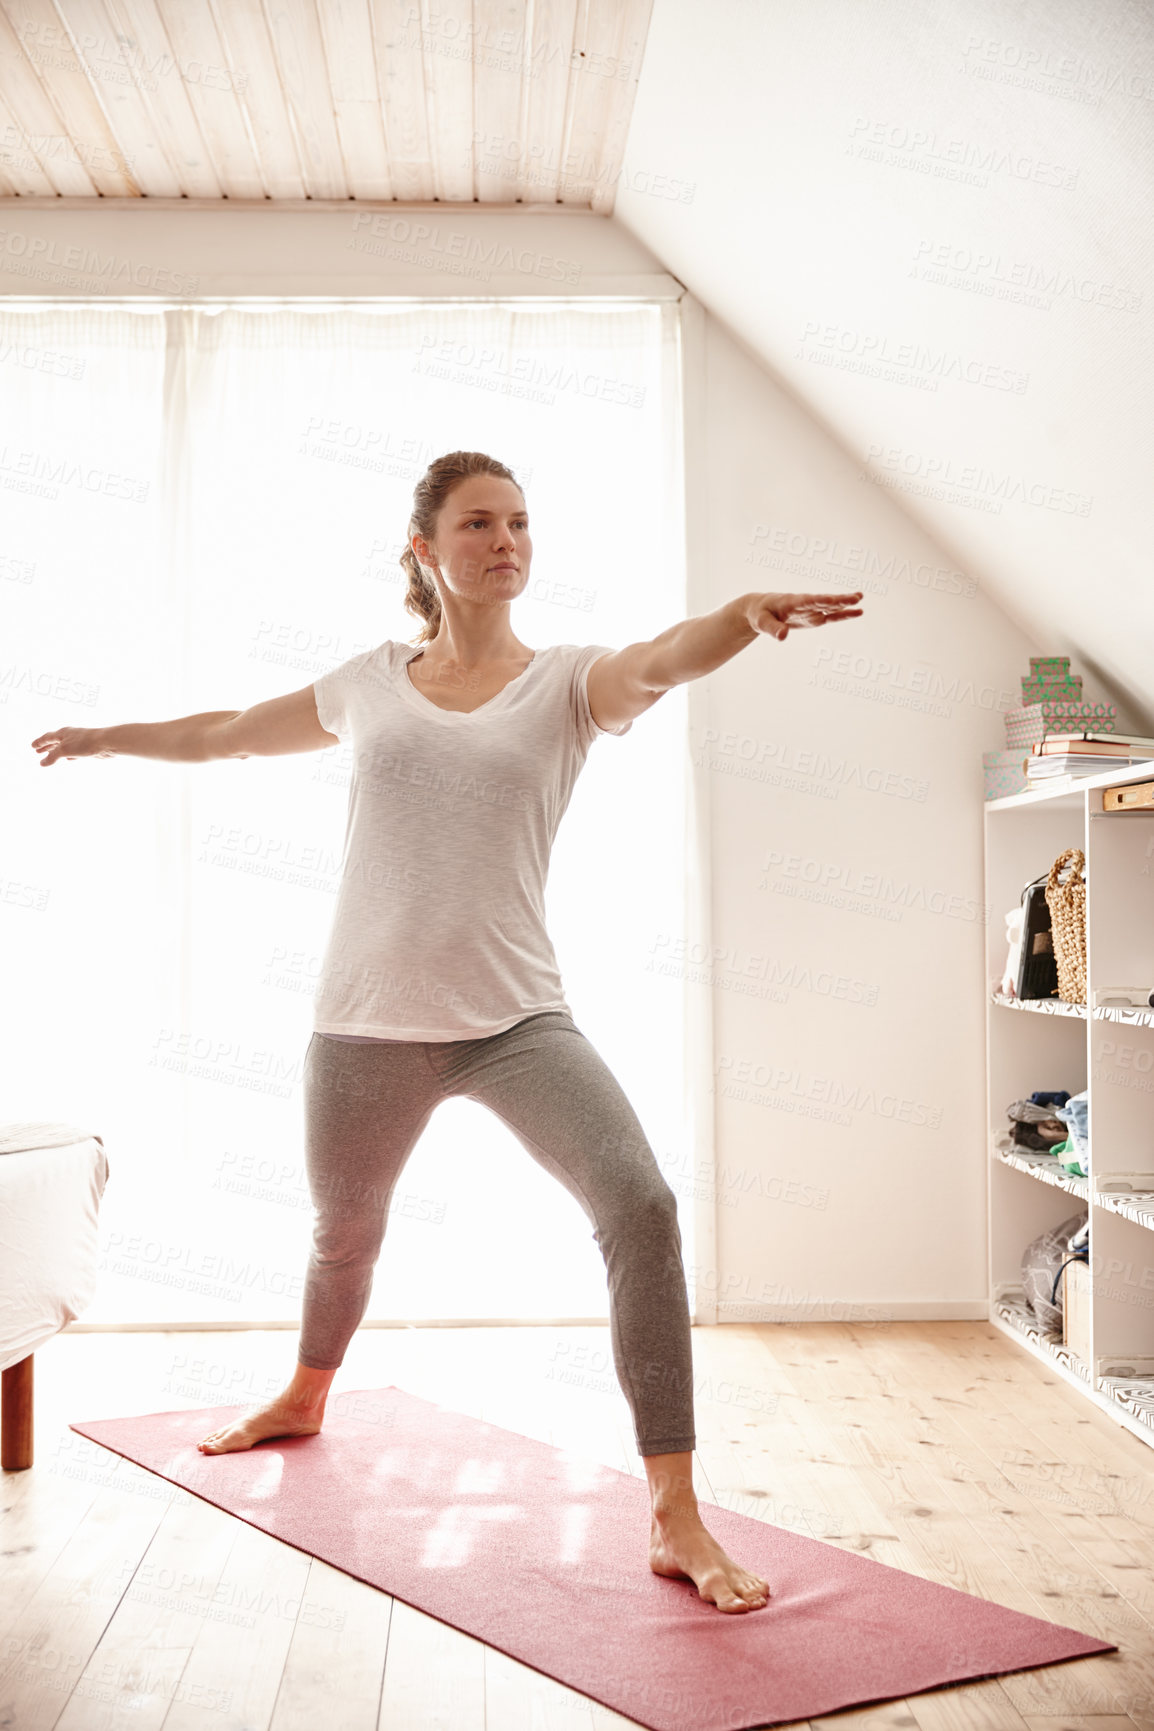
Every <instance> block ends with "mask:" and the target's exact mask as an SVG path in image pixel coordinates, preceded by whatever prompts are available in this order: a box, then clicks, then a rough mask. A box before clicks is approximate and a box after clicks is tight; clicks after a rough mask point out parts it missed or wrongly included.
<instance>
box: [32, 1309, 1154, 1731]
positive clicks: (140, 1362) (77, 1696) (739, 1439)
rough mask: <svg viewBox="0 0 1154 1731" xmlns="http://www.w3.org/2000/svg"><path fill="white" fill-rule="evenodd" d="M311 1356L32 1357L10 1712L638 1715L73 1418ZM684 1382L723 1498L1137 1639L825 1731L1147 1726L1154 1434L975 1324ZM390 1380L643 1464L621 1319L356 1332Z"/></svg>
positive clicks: (700, 1470)
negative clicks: (500, 1647) (626, 1389)
mask: <svg viewBox="0 0 1154 1731" xmlns="http://www.w3.org/2000/svg"><path fill="white" fill-rule="evenodd" d="M295 1339H296V1337H295V1335H294V1334H292V1333H290V1332H284V1331H279V1332H278V1331H270V1332H267V1333H259V1332H253V1333H234V1332H229V1333H222V1334H212V1333H208V1334H201V1335H191V1334H182V1333H176V1334H67V1333H66V1334H63V1335H60V1336H58V1337H57V1338H56V1339H55V1340H53V1341H51V1342H49V1343H48V1345H47V1346H46V1347H44V1348H43V1349H42V1350H41V1352H40V1353H38V1354H37V1361H36V1464H35V1465H34V1466H33V1467H32V1468H31V1469H30V1470H29V1471H27V1472H23V1473H6V1474H4V1475H3V1477H2V1479H0V1491H2V1494H0V1567H2V1571H3V1573H2V1575H0V1727H5V1728H11V1731H120V1728H121V1727H126V1726H132V1727H134V1728H135V1731H265V1728H267V1731H314V1728H316V1727H318V1726H320V1727H323V1731H612V1728H618V1731H620V1728H624V1727H628V1726H630V1725H632V1724H633V1723H634V1722H633V1721H632V1720H627V1719H624V1718H622V1717H620V1715H618V1714H615V1713H612V1712H610V1711H608V1710H607V1709H605V1708H603V1707H600V1706H598V1705H596V1704H595V1703H593V1702H591V1701H589V1700H587V1699H586V1698H585V1697H584V1696H582V1695H580V1694H577V1693H575V1692H574V1691H573V1690H570V1689H566V1688H564V1687H562V1686H561V1685H560V1684H558V1683H554V1682H551V1681H550V1680H549V1679H548V1678H546V1677H542V1676H541V1675H539V1674H538V1673H537V1672H535V1671H533V1670H531V1669H529V1668H528V1667H526V1666H524V1665H520V1664H518V1663H516V1662H515V1661H514V1660H512V1659H509V1658H507V1657H506V1656H505V1655H503V1654H501V1653H498V1652H495V1651H494V1650H493V1649H491V1648H487V1647H486V1646H485V1645H484V1644H483V1643H482V1642H479V1641H476V1640H473V1639H472V1638H471V1637H469V1636H466V1635H462V1634H460V1633H458V1632H457V1631H456V1630H454V1629H451V1628H449V1627H448V1626H446V1625H445V1624H443V1623H439V1622H437V1621H436V1620H435V1619H434V1618H431V1617H426V1616H423V1615H422V1614H421V1613H420V1612H418V1611H415V1610H413V1609H412V1608H411V1607H410V1606H408V1605H405V1604H403V1603H402V1602H400V1601H398V1600H393V1599H391V1598H390V1597H389V1596H388V1595H387V1594H385V1593H380V1592H377V1591H376V1590H374V1589H373V1588H371V1587H367V1586H365V1585H363V1583H360V1582H357V1581H353V1580H351V1579H349V1577H348V1576H346V1575H343V1574H342V1573H341V1572H340V1571H339V1570H337V1569H333V1568H331V1567H330V1566H328V1565H327V1564H325V1563H322V1562H319V1561H316V1560H313V1559H310V1558H309V1557H307V1556H305V1555H304V1554H303V1553H301V1552H299V1551H296V1550H294V1549H293V1548H292V1546H290V1545H284V1544H281V1543H280V1542H279V1541H278V1540H276V1539H272V1538H270V1537H268V1536H267V1535H266V1534H263V1533H259V1532H257V1531H256V1530H255V1528H252V1527H249V1526H247V1525H245V1524H244V1523H243V1522H240V1521H236V1520H234V1519H232V1518H231V1517H229V1516H227V1515H225V1514H224V1513H222V1512H221V1511H220V1510H217V1509H214V1508H212V1507H211V1506H210V1505H208V1504H206V1503H203V1502H201V1501H200V1500H199V1499H198V1498H197V1497H194V1496H192V1495H190V1494H188V1493H186V1492H183V1491H180V1490H178V1489H177V1488H176V1487H174V1486H171V1485H169V1484H167V1483H166V1482H165V1481H163V1480H161V1479H158V1478H156V1477H155V1476H154V1475H152V1474H150V1473H147V1472H144V1471H143V1470H142V1469H140V1468H138V1467H135V1466H133V1465H132V1464H131V1463H130V1462H127V1461H124V1460H121V1459H120V1457H118V1456H115V1455H112V1454H110V1453H109V1452H108V1451H107V1450H105V1449H101V1448H99V1447H97V1446H96V1445H95V1444H92V1443H89V1442H88V1441H87V1440H86V1439H85V1438H83V1437H79V1436H77V1435H76V1434H75V1432H72V1431H70V1430H69V1429H68V1428H67V1425H68V1421H69V1420H76V1421H82V1420H84V1419H90V1418H101V1417H108V1416H112V1415H114V1414H123V1413H131V1412H155V1411H171V1410H174V1409H176V1408H188V1407H212V1406H221V1405H239V1406H249V1405H252V1404H255V1403H256V1402H257V1401H258V1400H260V1399H262V1398H263V1397H264V1396H265V1395H266V1394H268V1393H269V1392H272V1391H273V1390H275V1389H276V1388H278V1387H279V1386H280V1385H281V1383H282V1382H283V1380H284V1378H285V1376H286V1375H287V1373H288V1370H289V1368H290V1367H291V1363H292V1360H293V1357H294V1354H295ZM694 1371H695V1386H696V1411H697V1428H698V1437H699V1442H698V1450H697V1457H696V1462H695V1474H696V1483H697V1491H698V1496H699V1499H700V1500H701V1502H702V1504H703V1505H705V1504H707V1503H709V1502H716V1503H720V1504H724V1505H726V1506H727V1507H730V1508H734V1509H737V1510H739V1511H740V1512H741V1513H743V1514H751V1515H755V1516H757V1517H758V1518H760V1519H762V1520H765V1521H768V1522H770V1523H771V1524H773V1525H775V1526H780V1527H785V1528H788V1529H789V1530H790V1531H794V1532H801V1533H805V1534H807V1535H808V1536H810V1537H812V1538H816V1539H820V1540H822V1541H823V1542H824V1543H827V1544H831V1545H839V1546H842V1547H845V1548H847V1549H850V1550H855V1551H859V1552H866V1553H868V1554H869V1555H870V1556H871V1557H873V1558H875V1559H876V1560H877V1561H879V1562H882V1563H888V1564H891V1565H892V1566H894V1567H895V1568H900V1569H905V1570H907V1571H909V1572H910V1573H912V1574H916V1575H920V1576H922V1577H924V1578H925V1579H928V1580H934V1581H939V1582H941V1583H943V1584H944V1585H946V1586H951V1587H956V1588H960V1589H961V1590H963V1591H965V1592H970V1593H976V1594H979V1595H981V1596H983V1597H986V1598H989V1599H992V1600H996V1601H997V1602H999V1603H1001V1604H1004V1605H1009V1606H1012V1607H1014V1608H1015V1609H1018V1610H1022V1611H1025V1612H1028V1613H1029V1614H1030V1615H1031V1616H1037V1617H1045V1618H1049V1619H1050V1620H1052V1621H1056V1622H1061V1623H1065V1624H1069V1625H1071V1626H1072V1627H1074V1628H1078V1629H1084V1630H1086V1631H1087V1632H1089V1633H1092V1634H1095V1635H1098V1636H1099V1637H1100V1638H1102V1639H1103V1640H1109V1641H1114V1642H1117V1643H1118V1646H1119V1648H1120V1651H1119V1652H1118V1653H1113V1654H1107V1655H1104V1656H1100V1657H1094V1658H1089V1659H1080V1660H1077V1661H1076V1662H1072V1663H1069V1664H1063V1665H1053V1666H1048V1667H1044V1668H1042V1669H1040V1670H1034V1671H1026V1672H1019V1673H1017V1674H1016V1675H1014V1676H1010V1677H1004V1678H995V1679H988V1680H986V1681H983V1682H980V1683H974V1684H968V1685H965V1686H962V1687H960V1688H949V1689H944V1690H936V1691H931V1692H930V1693H928V1694H923V1695H918V1696H915V1697H912V1698H910V1699H909V1700H903V1701H893V1702H889V1703H885V1704H883V1705H880V1706H873V1707H865V1708H861V1709H851V1710H847V1711H846V1712H843V1713H838V1714H835V1715H833V1716H830V1717H827V1718H822V1719H820V1720H814V1721H812V1725H813V1727H814V1731H835V1728H836V1727H842V1728H844V1731H899V1728H900V1731H1136V1728H1137V1731H1154V1449H1151V1448H1149V1447H1148V1446H1147V1445H1146V1444H1144V1443H1143V1442H1141V1441H1140V1440H1139V1439H1138V1438H1136V1437H1133V1436H1131V1435H1130V1434H1129V1433H1127V1432H1125V1431H1123V1430H1122V1429H1121V1428H1119V1427H1118V1426H1116V1425H1114V1424H1112V1423H1111V1421H1110V1420H1109V1419H1108V1418H1107V1417H1106V1416H1105V1415H1104V1414H1102V1413H1099V1412H1097V1411H1096V1410H1093V1409H1091V1408H1090V1407H1089V1406H1088V1404H1087V1403H1086V1402H1085V1401H1084V1400H1083V1399H1081V1398H1080V1397H1079V1396H1078V1394H1077V1393H1076V1392H1075V1391H1073V1390H1072V1389H1070V1388H1068V1387H1067V1386H1066V1384H1065V1383H1063V1382H1062V1381H1061V1380H1060V1378H1059V1377H1058V1376H1057V1375H1056V1374H1055V1373H1053V1372H1051V1371H1050V1370H1049V1369H1048V1368H1047V1366H1045V1365H1044V1364H1040V1363H1038V1362H1037V1361H1036V1360H1034V1359H1033V1358H1031V1357H1030V1356H1029V1355H1028V1354H1027V1353H1026V1352H1025V1351H1023V1350H1022V1349H1021V1348H1019V1347H1017V1346H1016V1345H1015V1344H1014V1343H1013V1342H1012V1341H1010V1340H1007V1339H1006V1337H1005V1336H1004V1335H1002V1334H1001V1333H1000V1332H999V1331H998V1330H996V1329H994V1328H992V1327H991V1326H990V1325H989V1324H988V1323H984V1322H949V1323H935V1322H928V1323H889V1324H883V1325H879V1326H870V1325H859V1324H846V1323H806V1324H801V1325H798V1326H791V1325H787V1324H759V1325H745V1324H741V1325H735V1324H731V1325H727V1326H724V1327H720V1328H701V1329H696V1330H695V1331H694ZM390 1383H395V1384H396V1385H397V1386H398V1387H401V1388H406V1389H409V1390H411V1391H412V1392H413V1393H415V1394H419V1395H422V1396H424V1397H425V1398H428V1399H435V1400H438V1401H444V1402H446V1403H448V1404H450V1405H451V1406H454V1407H456V1408H458V1409H459V1410H461V1411H464V1412H469V1413H472V1414H473V1415H474V1416H475V1417H477V1418H480V1419H485V1420H488V1421H489V1422H491V1423H494V1424H498V1425H503V1426H505V1427H507V1428H508V1429H510V1430H516V1431H520V1432H522V1433H524V1434H527V1435H531V1436H535V1437H539V1438H541V1439H542V1440H543V1441H546V1442H551V1443H554V1444H557V1445H563V1446H565V1447H569V1448H574V1449H578V1450H580V1451H582V1452H584V1453H586V1454H588V1455H589V1456H590V1457H591V1458H593V1459H596V1460H599V1461H603V1462H605V1463H607V1464H608V1465H610V1466H613V1467H616V1468H618V1469H620V1470H622V1471H627V1472H632V1473H635V1474H637V1475H638V1476H639V1477H643V1476H644V1474H643V1469H642V1465H641V1461H640V1458H639V1457H638V1455H637V1454H636V1453H635V1451H634V1446H633V1437H632V1429H631V1425H630V1421H629V1413H628V1409H627V1407H626V1405H625V1402H624V1400H623V1398H622V1396H621V1394H620V1391H619V1390H618V1388H617V1383H616V1378H615V1376H614V1372H613V1368H612V1360H611V1357H610V1353H609V1342H608V1330H607V1329H596V1328H572V1329H564V1328H552V1327H540V1328H538V1327H532V1328H508V1329H455V1330H451V1329H413V1328H407V1329H365V1330H362V1331H361V1332H360V1334H358V1336H357V1337H356V1339H355V1340H354V1342H353V1345H352V1347H351V1348H350V1350H349V1353H348V1355H347V1358H346V1361H345V1364H344V1366H343V1367H342V1369H341V1371H340V1373H339V1374H338V1377H337V1381H336V1383H335V1385H334V1394H337V1393H339V1392H340V1391H341V1390H342V1389H355V1388H372V1387H380V1386H385V1385H388V1384H390ZM706 1520H707V1522H708V1512H707V1513H706ZM646 1536H647V1535H646V1533H644V1532H640V1531H639V1532H638V1535H637V1567H638V1569H639V1570H641V1569H644V1568H645V1567H646V1566H647V1565H646V1561H645V1541H646ZM772 1584H773V1583H772V1581H771V1582H770V1585H771V1587H772ZM719 1614H720V1613H719ZM751 1614H752V1615H757V1614H758V1613H756V1612H754V1613H751ZM789 1731H803V1728H802V1726H800V1725H798V1726H794V1727H791V1728H789Z"/></svg>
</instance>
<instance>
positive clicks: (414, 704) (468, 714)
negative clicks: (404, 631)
mask: <svg viewBox="0 0 1154 1731" xmlns="http://www.w3.org/2000/svg"><path fill="white" fill-rule="evenodd" d="M545 653H546V652H545V650H543V649H537V650H535V651H534V653H533V659H532V660H531V661H529V662H527V663H526V665H525V666H524V667H523V668H522V669H521V671H520V673H515V674H514V675H513V677H512V679H510V680H508V681H507V682H506V683H505V684H504V685H503V686H502V687H501V689H500V691H498V692H495V693H494V695H493V696H492V697H487V698H486V699H485V701H484V703H479V704H478V705H477V707H476V709H442V708H441V706H440V704H439V703H434V702H433V700H432V698H430V697H426V696H425V695H424V694H423V693H422V692H420V691H418V690H417V687H416V686H415V685H414V684H413V682H412V680H411V679H410V678H409V662H410V661H415V660H416V659H417V657H418V655H423V654H424V645H423V644H418V645H417V647H416V648H415V649H412V650H409V651H408V653H407V654H404V655H403V656H402V659H401V670H400V678H401V684H402V686H403V687H404V691H405V697H406V700H407V702H408V703H409V705H410V707H411V708H414V709H419V710H420V711H421V714H422V715H425V714H432V715H440V716H444V718H445V720H446V721H449V722H460V721H469V720H471V718H472V717H473V716H474V715H480V714H482V712H485V713H487V712H488V711H489V710H492V709H494V708H496V706H497V705H498V704H499V703H500V702H501V701H502V700H503V699H504V698H505V696H506V695H507V693H508V692H510V691H511V690H512V689H513V687H514V686H515V685H519V684H520V683H521V681H522V680H523V679H524V677H525V675H526V674H527V673H528V672H529V671H530V669H532V668H534V667H536V665H537V663H538V662H539V661H540V659H541V657H542V655H543V654H545Z"/></svg>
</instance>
